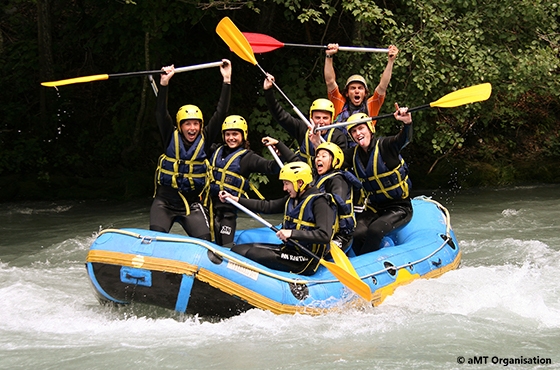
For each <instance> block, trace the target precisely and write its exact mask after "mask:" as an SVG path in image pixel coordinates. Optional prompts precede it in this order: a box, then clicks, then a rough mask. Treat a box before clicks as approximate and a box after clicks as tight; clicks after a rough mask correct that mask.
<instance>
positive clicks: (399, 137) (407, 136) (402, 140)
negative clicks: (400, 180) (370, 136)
mask: <svg viewBox="0 0 560 370" xmlns="http://www.w3.org/2000/svg"><path fill="white" fill-rule="evenodd" d="M379 140H380V143H379V145H380V146H381V149H380V150H381V154H382V156H383V160H384V161H385V163H386V164H387V167H388V168H390V169H393V168H395V167H397V166H398V165H399V164H400V163H401V162H400V160H399V154H400V152H401V150H402V149H403V148H404V147H405V146H406V145H407V144H408V143H410V142H411V141H412V124H410V125H403V128H402V129H401V131H400V132H399V133H398V134H396V135H394V136H388V137H385V138H381V139H379Z"/></svg>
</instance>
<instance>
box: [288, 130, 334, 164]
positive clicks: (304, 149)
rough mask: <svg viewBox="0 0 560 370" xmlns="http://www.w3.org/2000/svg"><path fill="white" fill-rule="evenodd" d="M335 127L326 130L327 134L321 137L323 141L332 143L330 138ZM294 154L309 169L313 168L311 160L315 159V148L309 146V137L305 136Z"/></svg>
mask: <svg viewBox="0 0 560 370" xmlns="http://www.w3.org/2000/svg"><path fill="white" fill-rule="evenodd" d="M336 129H337V128H336V127H333V128H331V129H329V130H327V132H326V133H325V134H324V135H321V136H322V137H323V139H325V141H329V142H330V141H332V136H333V134H334V130H336ZM296 154H297V155H298V156H299V157H300V159H301V160H302V161H303V162H306V163H307V164H308V165H309V167H311V168H313V166H314V164H313V159H314V158H315V148H314V147H313V145H312V144H311V141H310V140H309V135H305V139H303V141H302V143H301V145H300V147H299V150H298V151H297V152H296Z"/></svg>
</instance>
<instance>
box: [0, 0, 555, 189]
mask: <svg viewBox="0 0 560 370" xmlns="http://www.w3.org/2000/svg"><path fill="white" fill-rule="evenodd" d="M224 16H229V17H230V18H231V19H232V20H233V21H234V23H235V24H236V25H237V26H238V28H239V29H240V30H241V31H244V32H257V33H262V34H266V35H269V36H272V37H274V38H276V39H277V40H279V41H282V42H286V43H299V44H316V45H326V44H327V43H329V42H338V43H339V44H340V45H348V46H350V45H354V46H370V47H387V46H388V45H390V44H394V45H397V46H398V47H399V49H400V50H401V52H400V54H399V57H398V58H397V62H396V65H395V67H394V70H393V77H392V80H391V84H390V86H389V90H388V93H387V98H386V102H385V105H384V107H383V108H382V113H388V112H391V111H392V109H393V106H392V104H393V102H399V104H401V105H407V106H418V105H422V104H425V103H429V102H432V101H435V100H437V99H438V98H439V97H441V96H443V95H445V94H447V93H449V92H451V91H454V90H456V89H459V88H463V87H467V86H470V85H475V84H479V83H482V82H490V83H492V86H493V94H492V96H491V98H490V99H489V100H488V101H486V102H483V103H476V104H472V105H469V106H465V107H460V108H453V109H441V110H440V109H430V110H426V111H422V112H419V113H417V114H415V116H414V121H415V133H414V142H413V143H412V144H411V145H410V146H409V148H407V152H406V153H405V157H406V159H407V161H408V162H409V163H411V167H412V169H413V171H416V173H419V174H422V176H418V177H417V179H418V180H417V183H420V185H423V182H422V181H424V179H425V178H429V177H426V176H425V174H426V173H428V172H430V173H431V175H432V176H434V177H433V178H432V180H433V181H431V182H426V183H425V184H426V185H429V186H433V185H434V184H436V185H439V186H445V185H446V184H445V183H439V184H438V182H445V181H444V180H443V179H445V178H446V177H449V173H451V172H453V171H455V172H457V170H459V172H461V173H463V174H467V173H468V174H470V175H469V176H468V178H463V179H461V180H460V181H463V182H465V183H468V184H470V185H484V184H505V183H511V182H514V181H531V180H535V181H558V180H557V177H556V176H557V175H558V174H559V172H558V171H556V172H554V169H555V168H557V167H558V164H559V163H560V138H559V136H558V131H559V129H560V123H559V118H558V117H559V116H560V86H559V85H560V84H559V43H560V33H559V32H560V31H559V25H558V20H559V19H560V6H559V3H558V2H555V1H554V0H553V1H550V0H549V1H544V0H531V1H529V0H513V1H508V2H504V1H498V0H490V1H484V2H482V1H479V0H429V1H418V0H398V1H394V2H391V3H387V2H384V1H368V0H356V1H340V0H322V1H293V0H268V1H259V2H255V1H241V0H238V1H228V0H225V1H190V0H183V1H171V2H169V1H161V0H135V1H131V0H126V1H117V0H79V1H69V0H35V1H29V0H7V1H5V2H4V3H3V5H2V12H1V14H0V70H1V72H2V73H1V75H0V80H1V81H2V89H1V90H0V101H1V104H0V116H1V117H2V121H1V126H0V178H2V179H4V181H3V182H0V185H1V186H2V188H3V193H4V197H3V199H7V197H12V196H20V197H25V196H26V194H22V192H21V191H18V190H17V189H16V188H15V187H13V186H12V187H10V186H8V185H7V184H12V185H13V183H14V181H15V180H14V179H16V180H17V181H20V180H22V179H26V180H31V182H34V183H35V184H36V185H37V186H38V187H39V188H43V189H45V188H47V187H48V185H49V183H52V182H53V181H54V177H55V176H66V177H68V178H72V179H74V181H78V180H77V179H82V180H83V181H85V182H88V179H92V178H100V177H108V178H118V177H120V176H125V177H126V176H128V175H127V174H130V173H134V172H139V173H145V174H147V179H148V180H147V181H146V183H147V186H146V188H150V187H151V186H152V184H151V180H150V177H151V174H152V173H153V170H154V168H155V162H156V159H157V157H158V156H159V154H160V152H161V150H162V145H161V143H160V139H159V133H158V130H157V127H156V124H155V118H154V105H155V95H154V92H153V91H152V88H151V86H150V84H149V82H148V79H147V78H145V77H131V78H119V79H109V80H108V81H98V82H90V83H84V84H76V85H68V86H61V87H59V88H58V90H57V89H54V88H45V87H41V86H40V84H39V83H40V82H41V81H51V80H59V79H65V78H72V77H77V76H85V75H93V74H104V73H108V74H112V73H120V72H132V71H142V70H152V69H159V68H161V67H162V66H164V65H169V64H175V66H187V65H194V64H200V63H207V62H213V61H219V60H221V59H222V58H228V59H231V60H232V62H233V68H234V71H233V97H232V104H231V108H230V113H231V114H241V115H243V116H244V117H246V118H247V120H248V122H249V125H250V126H249V127H250V139H251V143H252V148H253V149H254V150H257V151H261V150H262V147H261V146H260V144H259V142H260V137H262V136H263V135H265V134H269V135H271V136H275V137H277V138H279V139H282V140H285V141H286V142H290V138H289V137H288V136H287V134H286V133H285V132H284V131H283V130H281V129H279V128H278V126H277V125H276V123H275V122H272V121H271V117H270V115H269V114H268V112H267V110H266V106H265V104H264V99H263V97H262V81H263V77H264V76H263V74H262V72H261V71H260V70H259V69H258V68H256V67H255V66H253V65H251V64H250V63H247V62H245V61H243V60H242V59H240V58H239V57H237V56H236V55H234V54H233V53H231V52H230V51H229V49H228V48H227V46H226V44H225V43H224V42H223V40H221V39H220V38H219V36H218V35H217V34H216V32H215V28H216V25H217V23H218V22H219V20H220V19H221V18H223V17H224ZM257 59H258V61H259V65H261V66H262V67H263V69H265V70H266V71H268V72H270V73H272V74H273V75H274V76H275V77H276V82H277V84H278V85H279V86H280V87H281V89H282V91H284V93H285V94H286V95H287V96H288V97H289V98H290V99H291V101H292V102H293V103H294V104H295V105H297V106H298V107H299V108H300V110H301V111H302V112H306V111H307V110H308V107H309V105H310V103H311V101H312V100H314V99H316V98H318V97H325V96H326V88H325V84H324V79H323V64H324V52H323V51H322V50H320V49H311V48H309V49H300V48H290V47H284V48H280V49H278V50H275V51H271V52H269V53H264V54H259V55H257ZM386 60H387V56H386V55H384V54H378V53H350V52H346V53H344V52H339V53H338V54H337V55H336V57H335V60H334V64H335V68H336V73H337V79H338V82H339V84H343V83H344V80H345V78H346V77H347V76H349V75H350V74H352V73H361V74H363V75H364V76H365V77H366V78H367V80H368V81H369V83H370V85H371V86H370V87H371V88H372V89H373V88H374V86H375V85H376V84H377V83H378V81H379V77H380V75H381V72H382V71H383V68H384V66H385V64H386ZM155 78H156V79H157V78H158V77H157V76H155ZM220 83H221V75H220V73H219V71H218V70H217V69H206V70H200V71H193V72H186V73H183V74H178V75H177V76H175V77H174V78H173V80H172V83H171V88H170V100H169V109H170V111H171V113H172V114H174V112H175V111H176V109H177V108H178V107H179V106H181V105H183V104H186V103H193V104H197V105H198V106H200V107H201V109H202V111H203V112H204V113H205V115H210V114H211V113H212V112H213V110H214V107H215V104H216V102H217V99H218V95H219V90H220ZM277 97H278V99H279V100H282V97H281V96H280V95H277ZM285 106H286V107H287V109H289V105H288V104H286V105H285ZM378 130H379V132H380V133H381V134H392V133H395V132H396V130H398V125H397V124H396V123H395V121H394V120H384V121H380V122H378ZM263 154H266V151H264V152H263ZM444 163H445V164H444ZM535 163H539V166H536V167H535V165H534V164H535ZM547 163H548V164H551V165H548V166H547ZM438 171H440V172H441V173H442V174H443V175H442V177H439V178H438V177H437V176H436V175H435V174H436V173H438ZM484 173H486V174H487V175H486V176H483V175H481V174H484ZM488 174H489V175H490V176H488ZM488 177H490V178H492V180H488ZM6 179H7V180H6ZM413 180H414V178H413ZM142 181H143V180H142ZM6 194H8V195H6ZM27 195H29V192H28V193H27Z"/></svg>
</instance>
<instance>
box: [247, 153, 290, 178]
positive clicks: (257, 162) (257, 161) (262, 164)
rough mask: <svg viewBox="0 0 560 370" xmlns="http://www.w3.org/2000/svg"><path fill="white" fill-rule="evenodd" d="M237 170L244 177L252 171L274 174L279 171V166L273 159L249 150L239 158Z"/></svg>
mask: <svg viewBox="0 0 560 370" xmlns="http://www.w3.org/2000/svg"><path fill="white" fill-rule="evenodd" d="M239 172H240V175H242V176H244V177H249V176H250V175H251V174H252V173H264V174H266V175H276V174H279V173H280V166H279V165H278V163H276V161H275V160H274V159H270V160H268V159H265V158H263V157H261V156H260V155H258V154H257V153H255V152H253V151H252V150H250V151H249V152H248V153H247V154H246V155H244V156H243V158H241V163H240V169H239Z"/></svg>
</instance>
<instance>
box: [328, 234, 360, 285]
mask: <svg viewBox="0 0 560 370" xmlns="http://www.w3.org/2000/svg"><path fill="white" fill-rule="evenodd" d="M331 256H332V258H333V260H334V263H335V264H337V265H338V266H340V267H342V268H343V269H345V270H346V271H348V272H349V273H350V274H351V275H352V276H354V277H356V278H358V279H359V278H360V276H359V275H358V273H357V272H356V270H355V269H354V266H352V262H350V260H349V259H348V256H347V255H346V253H344V251H343V250H342V249H340V247H339V246H338V245H337V244H336V243H333V242H331Z"/></svg>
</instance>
